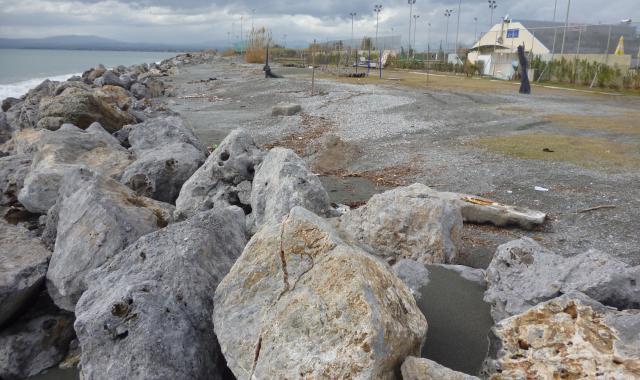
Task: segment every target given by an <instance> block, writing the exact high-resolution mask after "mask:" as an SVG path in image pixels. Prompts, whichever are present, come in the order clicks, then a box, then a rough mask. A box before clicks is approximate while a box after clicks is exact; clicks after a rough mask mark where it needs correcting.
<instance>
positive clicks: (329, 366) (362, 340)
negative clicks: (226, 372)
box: [213, 207, 427, 380]
mask: <svg viewBox="0 0 640 380" xmlns="http://www.w3.org/2000/svg"><path fill="white" fill-rule="evenodd" d="M214 304H215V308H214V311H213V324H214V326H215V332H216V335H217V336H218V341H219V342H220V346H221V348H222V352H223V353H224V355H225V358H226V359H227V364H228V365H229V368H230V369H231V370H232V371H233V373H234V374H235V376H236V377H237V378H238V379H241V380H242V379H250V378H255V379H282V378H289V379H293V378H351V379H374V378H375V379H394V378H395V376H396V373H398V372H399V368H400V365H401V364H402V361H403V360H404V358H405V357H407V356H409V355H417V354H419V352H420V349H421V346H422V343H423V340H424V336H425V334H426V330H427V322H426V320H425V318H424V316H423V315H422V313H421V312H420V310H419V309H418V307H417V305H416V302H415V300H414V299H413V297H412V296H411V293H410V291H409V289H408V288H407V287H406V286H405V285H404V284H403V283H402V281H400V280H399V279H398V278H397V277H395V276H394V275H393V274H392V273H391V272H390V271H389V270H388V267H387V266H386V264H384V263H382V262H381V261H379V260H377V259H376V258H375V257H373V256H371V255H369V254H367V253H366V252H364V251H363V250H361V249H359V248H357V247H355V246H350V245H348V244H346V243H345V242H343V241H342V240H341V239H340V238H339V236H338V234H337V233H336V232H335V230H333V229H332V228H331V227H330V226H329V225H328V224H327V222H326V221H325V220H323V219H322V218H320V217H318V216H317V215H315V214H313V213H311V212H309V211H307V210H305V209H303V208H301V207H295V208H293V209H292V210H291V212H290V213H289V214H288V215H287V216H286V217H285V219H284V221H283V222H282V223H278V224H276V223H267V224H265V225H263V227H262V228H261V229H260V231H259V232H258V233H257V234H256V235H254V236H253V238H252V239H251V241H250V242H249V244H248V245H247V246H246V247H245V249H244V252H243V253H242V255H241V256H240V258H239V259H238V260H237V261H236V263H235V264H234V266H233V268H232V269H231V271H230V272H229V274H228V275H227V276H226V277H225V278H224V280H222V282H221V283H220V285H218V288H217V289H216V292H215V297H214Z"/></svg>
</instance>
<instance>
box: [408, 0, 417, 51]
mask: <svg viewBox="0 0 640 380" xmlns="http://www.w3.org/2000/svg"><path fill="white" fill-rule="evenodd" d="M407 3H409V35H408V38H409V51H411V19H412V18H413V17H412V15H413V4H415V3H416V0H407Z"/></svg>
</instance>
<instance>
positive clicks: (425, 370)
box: [401, 356, 480, 380]
mask: <svg viewBox="0 0 640 380" xmlns="http://www.w3.org/2000/svg"><path fill="white" fill-rule="evenodd" d="M401 371H402V380H480V379H479V378H477V377H475V376H471V375H467V374H466V373H462V372H458V371H454V370H452V369H449V368H447V367H445V366H443V365H440V364H438V363H436V362H434V361H433V360H429V359H426V358H416V357H413V356H410V357H408V358H406V359H405V361H404V363H402V367H401Z"/></svg>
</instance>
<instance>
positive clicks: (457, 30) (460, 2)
mask: <svg viewBox="0 0 640 380" xmlns="http://www.w3.org/2000/svg"><path fill="white" fill-rule="evenodd" d="M461 6H462V0H458V22H457V23H456V51H455V52H454V53H455V54H456V57H457V56H458V36H459V34H460V7H461Z"/></svg>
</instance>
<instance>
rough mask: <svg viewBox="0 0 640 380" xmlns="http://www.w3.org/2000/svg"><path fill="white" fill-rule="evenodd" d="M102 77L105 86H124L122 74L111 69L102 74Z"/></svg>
mask: <svg viewBox="0 0 640 380" xmlns="http://www.w3.org/2000/svg"><path fill="white" fill-rule="evenodd" d="M101 78H102V85H103V86H118V87H124V83H122V81H121V80H120V76H119V75H118V74H116V73H114V72H113V71H111V70H107V71H106V72H105V73H104V74H102V77H101Z"/></svg>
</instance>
